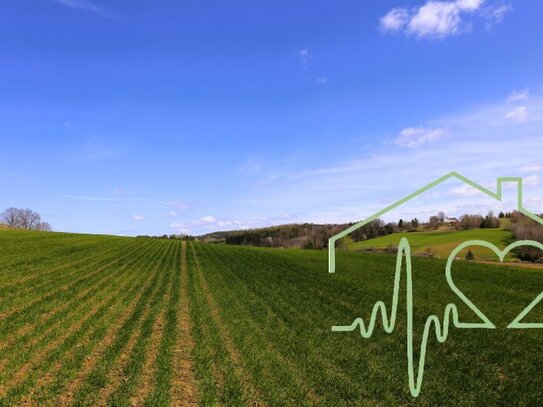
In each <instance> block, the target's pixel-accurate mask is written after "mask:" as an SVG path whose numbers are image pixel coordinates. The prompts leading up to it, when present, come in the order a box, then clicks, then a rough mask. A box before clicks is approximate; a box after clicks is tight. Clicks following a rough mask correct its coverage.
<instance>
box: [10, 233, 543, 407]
mask: <svg viewBox="0 0 543 407" xmlns="http://www.w3.org/2000/svg"><path fill="white" fill-rule="evenodd" d="M326 256H327V253H326V252H325V251H312V250H305V251H303V250H295V249H293V250H284V249H265V248H252V247H240V246H227V245H210V244H203V243H197V242H196V243H194V244H191V243H190V242H188V243H186V244H185V243H182V242H180V241H168V240H151V239H133V238H117V237H108V236H90V235H69V234H56V233H36V232H20V231H2V232H0V367H1V369H0V405H13V404H26V405H60V406H65V405H106V404H107V405H118V406H122V405H149V406H151V405H152V406H155V405H158V406H161V405H173V406H191V405H201V406H210V405H224V406H236V405H248V406H263V405H269V406H283V405H293V406H300V405H325V406H351V405H361V406H366V405H412V404H416V405H424V406H433V405H451V406H456V405H474V406H480V405H496V404H499V405H519V404H521V405H539V404H540V402H541V401H542V400H543V386H541V381H542V380H543V378H542V376H541V366H542V365H543V353H542V352H539V351H537V350H538V349H539V348H540V344H541V341H542V340H543V332H542V331H540V330H510V329H504V327H505V326H506V325H507V324H508V323H509V322H510V321H511V320H512V319H513V318H514V316H515V315H516V314H518V312H520V310H522V309H523V308H524V307H525V306H526V305H527V304H528V303H529V302H530V301H531V300H532V299H533V298H534V297H535V296H536V295H537V294H538V293H539V292H540V291H541V289H542V288H543V273H542V272H541V271H539V270H528V269H526V270H524V269H518V268H512V267H507V266H503V267H498V266H494V265H486V264H475V263H468V262H464V261H463V262H458V263H457V264H456V265H455V267H454V276H455V281H456V283H457V285H458V286H459V287H461V289H463V290H464V292H465V293H466V295H468V296H469V297H470V298H471V299H472V301H473V302H474V303H476V304H477V305H478V306H479V308H480V309H481V310H482V311H483V312H485V313H486V314H487V316H488V317H489V318H490V319H491V320H492V321H493V322H494V323H495V324H496V325H497V326H498V327H499V329H496V330H459V329H455V328H451V332H450V336H449V339H448V340H447V341H446V342H445V343H444V344H439V343H437V341H436V340H435V337H434V336H431V340H430V344H429V348H428V355H427V360H426V369H425V376H424V381H423V386H422V393H421V395H420V396H419V397H418V398H417V399H414V398H413V397H411V395H410V393H409V388H408V384H407V362H406V356H405V355H406V352H405V349H406V331H405V329H406V317H405V306H404V305H403V304H405V277H402V288H401V296H400V310H399V314H398V321H397V327H396V330H395V332H393V333H392V334H385V333H384V332H383V331H382V329H380V328H377V329H376V332H375V334H374V336H373V337H372V338H369V339H363V338H361V336H360V334H359V333H355V332H352V333H337V332H331V330H330V328H331V326H332V325H335V324H349V323H351V321H352V320H353V319H354V318H355V317H359V316H363V317H364V318H368V317H369V314H370V312H371V309H372V306H373V304H374V302H375V301H377V300H384V301H385V302H386V303H387V304H388V303H389V302H390V297H391V293H392V286H393V279H394V262H395V258H394V257H393V256H389V255H385V254H378V253H377V254H373V253H372V254H365V253H354V252H341V253H338V264H337V273H336V274H334V275H329V274H328V273H327V257H326ZM413 265H414V296H415V304H414V312H415V317H414V327H415V344H416V349H418V346H420V338H421V331H422V326H423V324H424V322H425V320H426V318H427V317H428V315H430V314H433V313H435V314H437V315H439V316H440V318H441V317H442V313H443V309H444V307H445V305H446V304H447V303H448V302H453V303H456V304H457V305H458V308H459V311H460V315H461V317H462V319H463V320H466V321H476V317H475V316H474V314H473V313H471V312H470V311H469V310H468V309H467V307H466V306H463V305H462V304H460V302H459V300H458V298H457V297H455V295H453V293H452V292H451V291H450V289H449V288H448V286H447V284H446V282H445V277H444V271H443V267H444V260H441V259H427V258H414V259H413ZM542 308H543V307H541V306H538V307H536V309H534V311H533V312H532V313H531V314H530V315H528V316H527V317H526V320H528V321H542V320H543V309H542Z"/></svg>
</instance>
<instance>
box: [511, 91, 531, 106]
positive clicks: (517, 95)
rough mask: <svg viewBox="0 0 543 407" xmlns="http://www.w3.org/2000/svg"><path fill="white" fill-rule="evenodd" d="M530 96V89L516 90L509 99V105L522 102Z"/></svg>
mask: <svg viewBox="0 0 543 407" xmlns="http://www.w3.org/2000/svg"><path fill="white" fill-rule="evenodd" d="M529 96H530V91H529V89H528V88H525V89H519V90H514V91H513V92H511V94H510V95H509V97H508V98H507V103H515V102H520V101H522V100H526V99H528V97H529Z"/></svg>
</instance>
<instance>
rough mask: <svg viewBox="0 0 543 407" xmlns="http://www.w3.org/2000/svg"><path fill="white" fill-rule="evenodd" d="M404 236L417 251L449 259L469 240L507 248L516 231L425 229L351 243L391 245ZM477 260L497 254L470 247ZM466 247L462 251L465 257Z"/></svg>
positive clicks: (509, 258)
mask: <svg viewBox="0 0 543 407" xmlns="http://www.w3.org/2000/svg"><path fill="white" fill-rule="evenodd" d="M402 237H405V238H407V239H408V240H409V244H410V246H411V249H412V252H413V253H414V254H415V255H428V254H429V253H430V254H431V255H432V256H436V257H440V258H444V259H446V258H447V257H448V256H449V253H450V252H451V251H452V250H453V249H454V248H455V247H456V246H458V245H459V244H460V243H462V242H465V241H467V240H486V241H487V242H489V243H492V244H494V245H495V246H497V247H498V248H504V247H505V246H507V245H508V244H509V243H511V242H512V241H513V235H512V234H511V232H510V231H509V230H507V229H503V228H498V229H472V230H445V231H443V230H432V231H424V232H401V233H392V234H390V235H386V236H382V237H377V238H375V239H368V240H363V241H360V242H356V243H354V244H352V245H351V247H350V249H351V250H359V251H364V250H371V249H380V250H383V249H386V248H387V247H389V246H397V245H398V244H399V242H400V240H401V238H402ZM470 250H471V251H472V253H473V254H474V256H475V259H476V260H494V259H495V258H494V257H495V256H494V255H493V254H492V253H491V252H489V251H488V250H486V249H485V248H481V247H472V248H471V249H470ZM466 253H467V250H463V251H462V252H461V253H460V254H459V255H460V257H462V258H463V257H464V256H465V255H466ZM506 260H507V261H513V260H515V259H514V256H513V255H512V254H510V255H508V256H507V257H506Z"/></svg>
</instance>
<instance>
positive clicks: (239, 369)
mask: <svg viewBox="0 0 543 407" xmlns="http://www.w3.org/2000/svg"><path fill="white" fill-rule="evenodd" d="M191 249H192V250H191V251H192V254H193V256H194V262H195V263H196V270H197V271H198V276H199V278H200V281H201V284H202V289H203V290H204V293H205V296H206V301H207V303H208V306H209V309H210V310H211V317H212V318H213V321H214V322H215V325H216V326H217V329H218V334H219V336H220V338H221V340H222V342H223V344H224V347H225V349H226V351H227V352H228V355H229V356H230V359H231V361H232V364H233V367H234V371H235V373H236V375H237V376H238V377H239V379H240V382H241V385H242V387H243V390H244V393H245V395H246V397H247V399H248V400H247V401H248V403H249V404H250V405H252V406H265V405H266V403H264V401H263V400H262V396H261V395H260V393H259V391H258V390H257V389H256V387H255V386H254V385H253V384H252V383H251V378H250V375H249V374H248V373H247V372H246V371H245V370H244V368H243V362H242V359H241V355H240V354H239V351H238V350H237V349H236V347H235V346H234V343H233V341H232V338H231V337H230V334H229V333H228V330H227V327H226V324H225V323H224V321H223V320H222V318H221V316H220V312H219V307H218V306H217V303H216V302H215V299H214V298H213V295H212V294H211V291H210V289H209V286H208V285H207V281H206V279H205V276H204V273H203V272H202V269H201V267H200V262H199V260H198V257H197V256H196V251H195V250H194V245H193V244H192V242H191Z"/></svg>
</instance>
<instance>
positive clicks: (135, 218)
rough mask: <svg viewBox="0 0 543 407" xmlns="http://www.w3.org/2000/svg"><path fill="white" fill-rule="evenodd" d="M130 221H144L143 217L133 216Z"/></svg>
mask: <svg viewBox="0 0 543 407" xmlns="http://www.w3.org/2000/svg"><path fill="white" fill-rule="evenodd" d="M132 219H134V220H137V221H138V222H140V221H142V220H145V217H144V216H143V215H138V214H134V215H132Z"/></svg>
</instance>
